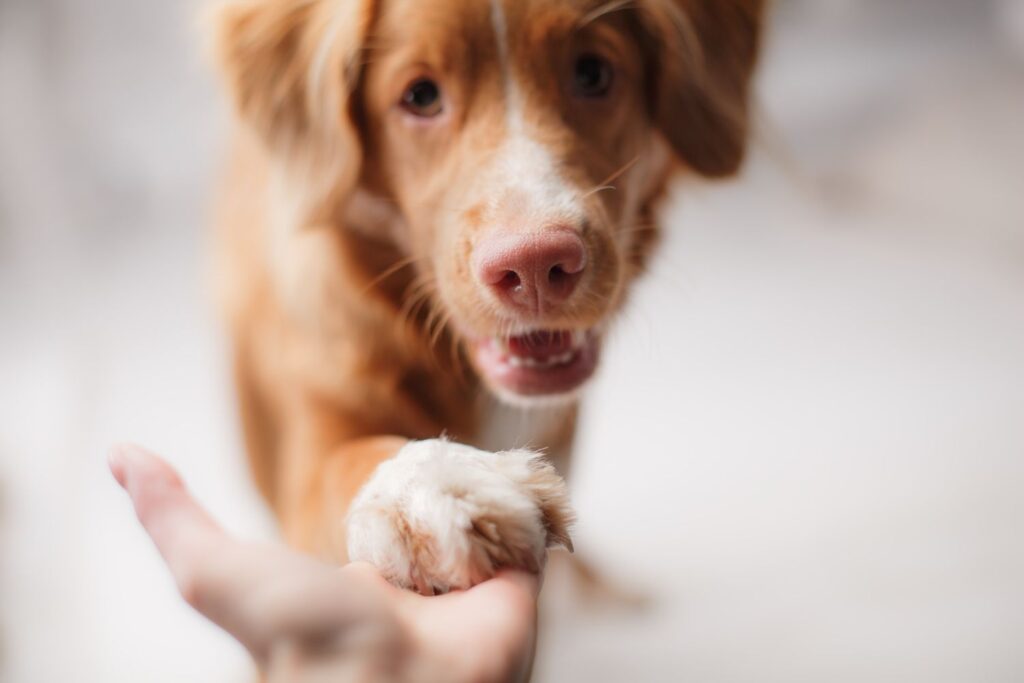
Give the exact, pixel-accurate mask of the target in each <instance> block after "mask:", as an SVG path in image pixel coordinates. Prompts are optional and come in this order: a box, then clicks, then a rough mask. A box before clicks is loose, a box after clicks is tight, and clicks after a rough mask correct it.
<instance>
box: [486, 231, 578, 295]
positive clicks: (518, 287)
mask: <svg viewBox="0 0 1024 683" xmlns="http://www.w3.org/2000/svg"><path fill="white" fill-rule="evenodd" d="M586 266H587V250H586V247H585V246H584V245H583V240H581V239H580V238H579V236H577V235H576V233H574V232H571V231H569V230H562V229H556V230H550V231H548V232H542V233H533V234H526V235H494V236H491V237H488V238H487V239H485V240H484V241H482V242H481V243H480V244H478V245H477V247H476V250H475V251H474V253H473V269H474V271H475V272H476V276H477V277H478V278H479V279H480V281H481V282H482V283H483V284H484V285H486V286H487V287H488V288H490V290H491V291H492V292H493V293H494V294H495V295H496V296H498V298H499V299H501V300H502V301H504V302H505V303H508V304H510V305H513V306H515V307H517V308H522V309H526V310H529V311H531V312H535V313H539V312H542V311H543V310H544V309H546V308H549V307H550V306H552V305H556V304H560V303H562V302H564V301H565V300H567V299H568V298H569V296H570V295H572V293H573V291H574V290H575V289H576V285H577V284H579V281H580V277H581V276H582V275H583V269H584V268H586Z"/></svg>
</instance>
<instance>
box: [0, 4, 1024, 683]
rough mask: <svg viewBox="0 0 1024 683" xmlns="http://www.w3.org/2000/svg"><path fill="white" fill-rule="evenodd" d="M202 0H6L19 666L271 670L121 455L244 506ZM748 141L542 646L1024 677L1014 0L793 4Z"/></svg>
mask: <svg viewBox="0 0 1024 683" xmlns="http://www.w3.org/2000/svg"><path fill="white" fill-rule="evenodd" d="M195 9H196V3H195V2H192V3H191V4H189V3H176V2H167V3H160V2H149V3H143V2H138V1H137V0H93V1H92V2H88V3H86V2H81V1H80V0H0V680H2V681H4V682H5V683H7V682H10V683H53V682H55V681H83V682H92V681H103V682H107V683H117V682H121V681H124V682H125V683H129V682H130V683H138V682H139V681H147V682H150V681H151V682H162V681H167V682H172V681H173V682H175V683H180V682H182V681H199V682H207V681H208V682H210V683H214V682H217V683H223V682H225V681H238V682H239V683H242V682H248V681H251V680H252V673H251V670H250V668H249V666H250V665H249V663H248V661H247V659H246V657H245V655H244V653H243V652H242V651H240V649H239V648H238V647H237V646H235V645H234V644H233V643H232V642H231V641H230V640H229V639H227V638H226V637H225V636H223V635H221V634H220V633H219V632H218V631H217V630H216V629H214V628H213V627H211V626H209V625H207V624H206V623H205V622H204V621H203V620H201V619H200V618H199V617H197V616H196V615H194V614H193V613H192V612H191V611H190V610H189V609H188V608H187V607H186V606H185V605H184V604H183V603H182V602H181V601H180V600H179V599H178V597H177V596H176V594H175V592H174V588H173V586H172V583H171V581H170V579H169V577H168V575H167V573H166V571H165V570H164V568H163V566H162V565H161V564H160V562H159V560H158V558H157V556H156V554H155V552H154V551H153V549H152V548H151V546H150V545H149V542H148V540H147V539H146V538H144V537H143V535H142V533H141V532H140V530H139V529H138V528H137V526H136V524H135V522H134V519H133V518H132V516H131V514H130V512H129V508H128V505H127V501H126V500H125V498H124V496H123V495H122V494H121V493H120V492H119V491H118V490H117V489H116V488H115V486H114V485H113V483H112V481H111V479H110V477H109V475H108V473H107V471H106V466H105V452H106V449H107V447H108V446H109V445H110V444H111V443H113V442H115V441H120V440H125V439H131V440H136V441H139V442H141V443H144V444H146V445H148V446H150V447H152V448H154V449H156V450H158V451H160V452H162V453H164V454H166V455H167V456H168V457H169V458H170V459H171V460H172V461H173V462H175V463H176V464H177V465H178V466H179V467H180V468H181V469H182V471H183V473H184V475H185V476H186V478H187V479H188V481H189V482H190V483H191V485H192V488H193V489H194V491H195V492H196V493H197V495H198V496H199V497H200V498H201V499H202V500H203V501H204V502H205V503H206V504H207V505H208V506H209V507H210V508H212V509H213V511H214V513H215V514H216V515H217V516H218V517H219V518H221V519H222V520H223V521H224V522H225V524H226V525H227V526H228V527H229V528H231V529H232V530H234V531H236V532H237V533H239V534H242V535H246V536H252V537H271V536H272V534H273V527H272V525H271V524H270V522H269V519H268V518H267V515H266V513H265V512H264V510H263V509H262V507H261V506H260V503H259V501H258V500H257V498H256V496H255V494H254V493H253V491H252V490H251V488H250V486H249V483H248V478H247V473H246V470H245V467H244V465H243V460H242V456H241V449H240V444H239V437H238V433H237V429H236V423H235V418H234V408H233V404H232V397H231V391H230V387H229V383H228V376H227V371H226V364H225V348H224V342H223V338H222V336H221V333H220V331H219V329H218V326H217V322H216V318H215V316H214V315H213V311H212V306H211V304H210V297H209V296H208V291H207V286H206V282H205V279H204V277H205V276H204V269H205V258H206V256H205V255H206V241H207V236H206V224H207V213H208V212H207V207H208V204H209V197H210V195H211V186H212V184H213V179H214V178H215V174H216V168H217V163H218V156H219V154H220V152H221V150H222V142H223V131H224V130H225V119H226V116H225V113H224V111H223V105H222V103H221V102H220V100H219V98H218V96H217V93H216V89H215V87H214V84H213V80H212V78H211V77H210V76H209V74H208V69H207V67H206V66H205V65H204V63H203V59H202V56H201V55H202V50H201V49H200V44H201V41H200V39H199V34H198V32H197V30H196V29H195V26H196V24H195V22H194V20H193V16H194V14H195V11H194V10H195ZM763 64H764V66H763V70H762V77H761V81H760V109H761V112H760V117H759V132H758V141H757V144H756V149H755V152H754V154H753V157H752V160H751V163H750V165H749V167H748V169H747V172H746V173H745V175H744V176H743V177H742V178H741V179H740V180H738V181H737V182H735V183H732V184H726V185H721V186H715V187H711V186H694V187H689V188H685V187H682V188H678V189H679V191H678V192H676V194H675V196H674V198H673V200H672V201H671V202H670V203H669V205H668V206H667V207H666V211H665V215H664V221H665V224H666V227H667V228H668V230H667V233H668V239H667V243H666V248H665V250H664V251H663V253H662V255H661V258H660V259H659V260H658V262H657V264H656V266H655V268H654V270H653V272H652V273H651V275H650V276H649V277H648V278H647V279H646V280H645V281H644V283H643V285H642V287H641V292H640V294H639V295H638V296H637V297H636V299H635V301H634V303H633V305H632V307H631V309H630V310H629V311H628V312H627V314H626V315H625V316H624V319H623V321H622V324H621V325H620V326H619V327H618V329H617V331H616V333H615V336H614V338H613V339H612V343H611V348H610V349H609V351H610V352H609V354H608V356H607V358H606V362H605V367H604V370H603V371H602V374H601V376H600V378H599V380H598V382H597V384H596V385H595V386H594V388H593V391H592V393H591V396H590V400H589V401H588V403H587V407H586V413H585V417H584V424H583V430H582V435H583V436H582V439H581V442H580V447H579V457H578V459H577V469H576V471H575V473H574V481H573V487H574V496H575V500H576V503H577V507H578V511H579V516H580V520H581V521H580V524H579V529H578V532H577V548H578V549H579V550H581V551H582V552H583V553H585V554H586V555H588V556H590V557H592V558H596V559H597V561H598V562H599V564H600V566H602V567H603V568H605V570H606V571H607V572H608V573H610V574H611V575H613V576H615V577H617V579H618V580H620V581H621V582H622V583H623V584H625V585H629V586H632V587H634V588H636V589H637V590H639V591H640V592H642V593H644V594H645V595H647V596H648V598H649V605H648V607H647V608H645V609H624V608H621V607H612V606H608V605H604V606H600V605H594V604H590V603H587V602H586V601H583V600H579V599H576V598H574V597H573V596H572V591H571V590H569V589H568V588H566V589H565V590H561V589H560V588H559V587H560V586H562V583H563V582H562V581H560V579H559V577H558V576H557V575H555V576H552V577H550V580H549V582H548V586H547V590H546V605H545V615H544V636H543V639H542V644H541V651H540V660H539V663H538V667H537V676H536V680H537V681H541V682H550V681H558V682H565V681H700V682H701V683H709V682H719V681H722V682H726V681H736V682H752V681H756V682H759V683H763V682H770V681H780V682H782V681H785V682H786V683H793V682H798V681H808V682H811V681H814V682H820V681H830V682H837V681H851V682H854V681H875V682H878V681H927V682H929V683H941V682H946V681H948V682H950V683H953V682H956V683H963V682H964V681H971V682H972V683H978V682H983V681H984V682H1007V683H1009V682H1015V681H1021V680H1024V642H1022V635H1024V495H1022V493H1021V492H1022V490H1024V2H1020V1H1018V0H1003V1H998V2H997V1H995V0H901V1H900V2H889V1H887V0H828V1H826V0H803V1H799V0H790V1H788V2H786V1H784V0H783V1H780V2H779V3H778V4H777V8H776V13H775V16H774V19H773V27H772V30H771V32H770V36H769V39H768V47H767V52H766V55H765V59H764V63H763Z"/></svg>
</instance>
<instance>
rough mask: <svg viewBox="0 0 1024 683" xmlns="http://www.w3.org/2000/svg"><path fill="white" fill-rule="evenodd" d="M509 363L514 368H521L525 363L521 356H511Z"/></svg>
mask: <svg viewBox="0 0 1024 683" xmlns="http://www.w3.org/2000/svg"><path fill="white" fill-rule="evenodd" d="M508 364H509V365H511V366H512V367H514V368H521V367H523V365H524V364H525V363H524V362H523V359H522V358H520V357H519V356H509V357H508Z"/></svg>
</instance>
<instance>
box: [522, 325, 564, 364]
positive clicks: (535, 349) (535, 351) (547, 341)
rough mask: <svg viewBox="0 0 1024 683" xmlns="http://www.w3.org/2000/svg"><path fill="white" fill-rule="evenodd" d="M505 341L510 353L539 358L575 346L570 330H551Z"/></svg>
mask: <svg viewBox="0 0 1024 683" xmlns="http://www.w3.org/2000/svg"><path fill="white" fill-rule="evenodd" d="M507 343H508V350H509V352H510V353H511V354H512V355H514V356H521V357H530V358H536V359H539V360H544V359H546V358H550V357H551V356H558V355H561V354H563V353H566V352H568V351H572V350H573V348H574V346H575V340H574V338H573V334H572V332H568V331H553V330H545V331H538V332H531V333H529V334H524V335H521V336H518V337H511V338H509V340H508V342H507Z"/></svg>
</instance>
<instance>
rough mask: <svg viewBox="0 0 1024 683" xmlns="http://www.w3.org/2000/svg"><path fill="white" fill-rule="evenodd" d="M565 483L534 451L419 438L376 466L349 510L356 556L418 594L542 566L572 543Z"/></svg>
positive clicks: (352, 555)
mask: <svg viewBox="0 0 1024 683" xmlns="http://www.w3.org/2000/svg"><path fill="white" fill-rule="evenodd" d="M572 518H573V514H572V510H571V508H570V506H569V499H568V493H567V491H566V487H565V482H564V480H563V479H562V477H561V476H559V474H558V473H557V472H556V471H555V468H554V467H552V466H551V465H550V464H549V463H548V462H546V461H545V460H544V459H543V457H542V456H541V455H540V454H538V453H534V452H531V451H523V450H517V451H507V452H504V453H488V452H486V451H479V450H477V449H475V448H470V447H469V446H463V445H460V444H456V443H451V442H449V441H443V440H432V441H418V442H412V443H410V444H408V445H407V446H405V447H404V448H402V450H400V451H399V452H398V454H397V455H395V457H393V458H392V459H391V460H388V461H386V462H384V463H382V464H381V465H379V466H378V467H377V470H376V472H374V474H373V476H372V477H371V478H370V480H369V481H368V482H367V483H366V484H365V485H364V486H363V488H362V490H361V491H360V492H359V495H358V496H356V499H355V500H354V501H353V503H352V507H351V508H350V511H349V515H348V556H349V559H350V560H352V561H362V562H369V563H370V564H372V565H374V566H376V567H377V568H378V569H379V570H380V571H381V573H382V574H383V575H384V576H385V577H386V578H387V579H388V580H389V581H391V583H393V584H395V585H398V586H401V587H403V588H411V589H414V590H417V591H419V592H420V593H425V594H433V593H444V592H447V591H449V590H456V589H464V588H469V587H471V586H473V585H475V584H477V583H480V582H481V581H485V580H487V579H489V578H491V577H492V576H493V575H494V573H495V571H497V569H499V568H501V567H515V568H521V569H527V570H530V571H537V570H539V569H540V568H541V566H542V565H543V563H544V559H545V556H546V551H547V548H549V547H552V546H556V545H562V546H565V547H566V548H569V549H570V550H571V549H572V544H571V541H570V539H569V535H568V529H569V526H570V524H571V523H572Z"/></svg>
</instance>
